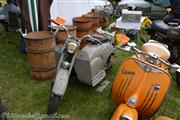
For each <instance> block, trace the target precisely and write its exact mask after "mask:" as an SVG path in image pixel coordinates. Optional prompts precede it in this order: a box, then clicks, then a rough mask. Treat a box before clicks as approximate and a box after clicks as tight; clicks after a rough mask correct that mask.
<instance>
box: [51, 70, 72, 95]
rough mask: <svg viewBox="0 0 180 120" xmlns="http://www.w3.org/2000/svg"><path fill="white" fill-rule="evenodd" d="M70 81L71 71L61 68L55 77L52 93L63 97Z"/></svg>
mask: <svg viewBox="0 0 180 120" xmlns="http://www.w3.org/2000/svg"><path fill="white" fill-rule="evenodd" d="M68 81H69V71H68V70H67V69H63V68H60V69H59V70H58V72H57V75H56V77H55V81H54V85H53V88H52V93H53V94H56V95H58V96H61V97H63V96H64V94H65V91H66V88H67V85H68Z"/></svg>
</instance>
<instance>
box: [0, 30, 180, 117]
mask: <svg viewBox="0 0 180 120" xmlns="http://www.w3.org/2000/svg"><path fill="white" fill-rule="evenodd" d="M6 36H7V40H8V41H9V42H10V43H9V44H6V42H5V39H4V38H3V39H1V40H0V97H2V102H3V103H4V104H5V105H6V106H7V108H8V111H9V112H10V113H11V114H12V113H14V114H21V115H23V114H28V113H29V114H34V113H36V115H38V114H45V113H46V112H47V106H48V102H49V94H50V85H51V80H48V81H41V82H40V81H35V80H33V79H31V77H30V75H29V71H28V69H27V62H26V55H25V54H22V53H20V48H19V47H18V46H15V45H14V44H12V43H16V44H19V41H20V36H19V35H18V34H15V33H12V32H11V33H7V35H6ZM128 56H130V55H129V54H127V53H125V52H118V53H117V54H116V55H115V56H113V58H112V64H113V67H112V69H111V70H109V72H108V73H107V74H108V75H107V77H106V79H107V80H109V81H111V84H112V81H113V78H114V77H115V75H116V72H117V70H118V68H119V65H120V63H121V62H122V60H123V59H125V58H126V57H128ZM111 84H110V85H109V86H108V87H107V88H106V89H105V90H104V91H103V92H102V93H99V92H96V89H95V88H91V87H89V86H87V85H84V84H81V83H79V82H78V81H77V80H76V79H71V80H70V82H69V85H68V89H67V91H66V94H65V97H64V99H63V101H62V102H61V103H60V104H59V109H58V113H59V114H61V115H68V116H69V117H70V119H71V120H108V119H110V118H111V116H112V114H113V111H114V109H115V105H113V104H112V102H111V101H110V100H109V99H108V96H109V93H110V88H111ZM37 113H38V114H37ZM159 115H166V116H169V117H172V118H176V117H177V116H178V115H180V90H178V88H177V86H176V84H175V81H173V82H172V85H171V89H170V91H169V94H168V96H167V98H166V100H165V102H164V104H163V105H162V107H161V108H160V110H159V111H158V112H157V114H155V117H153V118H152V119H154V118H156V117H157V116H159ZM36 119H38V117H37V118H36ZM24 120H26V119H24Z"/></svg>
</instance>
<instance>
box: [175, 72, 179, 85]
mask: <svg viewBox="0 0 180 120" xmlns="http://www.w3.org/2000/svg"><path fill="white" fill-rule="evenodd" d="M176 83H177V86H178V87H179V88H180V73H179V72H177V73H176Z"/></svg>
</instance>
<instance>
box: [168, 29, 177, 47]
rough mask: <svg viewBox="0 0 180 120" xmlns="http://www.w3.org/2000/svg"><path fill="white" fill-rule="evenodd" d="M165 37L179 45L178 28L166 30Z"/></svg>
mask: <svg viewBox="0 0 180 120" xmlns="http://www.w3.org/2000/svg"><path fill="white" fill-rule="evenodd" d="M167 37H168V38H169V39H171V40H172V41H173V42H174V43H175V44H178V45H180V29H179V28H177V27H176V28H171V29H169V30H168V31H167Z"/></svg>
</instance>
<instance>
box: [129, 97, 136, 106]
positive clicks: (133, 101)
mask: <svg viewBox="0 0 180 120" xmlns="http://www.w3.org/2000/svg"><path fill="white" fill-rule="evenodd" d="M136 104H137V99H136V97H134V96H132V97H130V98H129V99H128V105H129V106H131V107H133V106H136Z"/></svg>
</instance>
